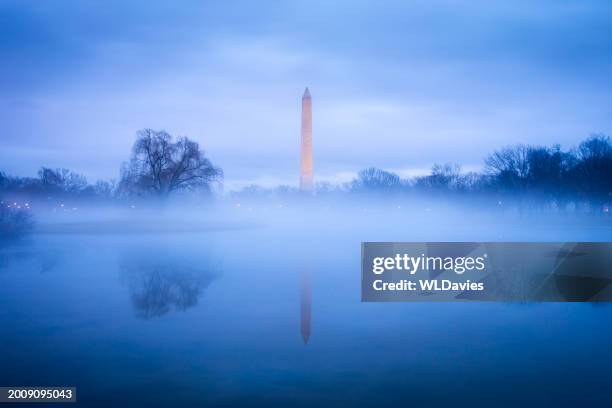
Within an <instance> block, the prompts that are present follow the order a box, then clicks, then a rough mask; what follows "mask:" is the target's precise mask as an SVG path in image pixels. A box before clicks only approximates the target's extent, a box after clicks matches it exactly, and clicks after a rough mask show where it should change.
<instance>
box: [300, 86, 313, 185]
mask: <svg viewBox="0 0 612 408" xmlns="http://www.w3.org/2000/svg"><path fill="white" fill-rule="evenodd" d="M300 152H301V154H300V191H305V192H312V190H313V184H314V182H313V176H312V99H311V97H310V91H309V90H308V87H306V90H305V91H304V95H303V96H302V139H301V147H300Z"/></svg>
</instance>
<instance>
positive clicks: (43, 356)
mask: <svg viewBox="0 0 612 408" xmlns="http://www.w3.org/2000/svg"><path fill="white" fill-rule="evenodd" d="M351 219H353V220H355V223H354V224H351V223H347V224H342V225H340V223H339V224H338V225H333V227H332V226H331V225H330V223H328V224H326V225H318V226H313V225H308V223H305V224H299V223H297V224H291V223H284V222H277V223H274V224H270V225H266V224H265V223H263V224H262V225H260V226H258V227H252V226H251V227H245V228H244V229H241V228H234V229H228V230H223V229H217V230H214V231H201V232H192V233H159V234H155V233H149V234H138V233H132V234H112V233H96V232H95V231H92V233H72V234H62V233H55V234H51V233H47V234H34V235H33V236H31V237H29V238H28V239H26V240H25V241H23V242H21V243H16V244H11V245H5V246H4V247H2V248H1V249H0V385H14V386H26V385H41V386H51V385H53V386H76V387H77V396H78V400H79V402H78V404H77V406H85V407H98V406H99V407H110V406H121V407H122V406H126V407H128V406H131V407H157V406H187V407H195V406H232V405H239V406H283V407H285V406H382V405H383V404H385V405H387V406H401V407H405V406H483V407H493V406H508V407H515V406H540V407H545V406H546V407H547V406H550V407H559V406H611V405H612V394H611V393H610V386H609V384H610V378H611V374H612V351H611V346H610V345H611V344H612V307H608V306H607V305H593V304H569V303H566V304H562V303H549V304H496V303H461V304H448V303H447V304H436V303H419V304H411V303H380V304H376V303H361V302H360V270H359V266H360V265H359V262H360V246H359V243H360V241H362V240H385V241H391V240H403V241H412V240H438V239H439V240H442V239H443V240H461V239H469V240H497V239H501V240H525V239H531V240H559V241H562V240H599V241H605V240H609V238H610V237H612V234H611V231H612V229H610V227H607V226H605V225H603V226H602V225H600V224H598V222H596V223H595V224H594V225H589V226H581V224H578V225H577V226H576V225H574V226H572V227H566V226H558V225H551V224H542V225H540V224H538V222H529V223H525V224H521V225H517V224H511V223H509V224H503V225H502V224H500V225H491V224H487V223H485V222H482V223H478V222H468V223H465V222H461V223H453V222H452V221H449V220H444V221H441V220H438V221H435V219H436V217H431V219H430V221H431V223H429V224H427V226H425V224H423V223H424V221H422V220H421V221H422V222H421V224H420V226H419V228H417V229H415V228H414V225H413V224H410V222H409V221H410V217H409V218H403V219H401V220H400V221H398V222H389V221H387V222H385V223H383V224H380V223H378V222H377V221H376V217H375V218H374V219H370V220H369V221H365V220H362V221H359V220H358V219H357V218H354V217H353V218H351ZM606 222H607V221H606ZM331 224H333V223H331ZM308 298H310V302H309V301H308ZM305 303H306V304H305ZM304 307H306V309H304ZM308 307H310V315H311V324H310V327H309V330H308V331H309V336H305V335H304V331H305V329H307V328H305V326H304V324H305V323H304V321H303V320H304V319H305V318H307V316H306V315H305V314H307V312H305V311H304V310H307V308H308ZM305 337H306V338H307V340H308V341H307V342H305ZM54 406H59V405H54ZM71 406H75V405H74V404H72V405H71Z"/></svg>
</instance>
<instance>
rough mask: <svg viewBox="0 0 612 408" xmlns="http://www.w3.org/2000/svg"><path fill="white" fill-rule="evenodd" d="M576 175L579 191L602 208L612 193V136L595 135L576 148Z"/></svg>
mask: <svg viewBox="0 0 612 408" xmlns="http://www.w3.org/2000/svg"><path fill="white" fill-rule="evenodd" d="M576 157H577V162H576V166H575V177H576V178H577V179H578V181H579V183H578V186H579V191H580V192H581V193H582V194H583V195H584V196H585V197H587V198H588V199H589V201H590V202H591V205H592V206H593V207H594V208H595V209H597V210H601V209H602V208H603V206H604V204H605V203H609V202H610V199H611V195H612V145H611V144H610V138H609V137H607V136H604V135H593V136H591V137H589V138H588V139H587V140H585V141H584V142H582V143H580V145H579V146H578V149H576Z"/></svg>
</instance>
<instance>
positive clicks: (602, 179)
mask: <svg viewBox="0 0 612 408" xmlns="http://www.w3.org/2000/svg"><path fill="white" fill-rule="evenodd" d="M222 180H223V171H222V170H221V169H220V168H219V167H217V166H214V165H213V164H212V163H211V161H210V160H209V159H208V158H207V157H206V156H205V154H204V151H203V150H202V149H201V148H200V146H199V145H198V143H196V142H195V141H193V140H191V139H189V138H187V137H179V138H174V137H172V136H171V135H170V134H168V133H167V132H165V131H155V130H152V129H144V130H141V131H139V132H138V133H137V137H136V141H135V143H134V145H133V147H132V152H131V155H130V158H129V160H128V161H126V162H125V163H123V164H122V166H121V169H120V177H119V179H118V181H114V180H113V181H98V182H96V183H94V184H89V183H88V182H87V180H86V178H85V177H84V176H82V175H80V174H78V173H76V172H73V171H70V170H67V169H63V168H60V169H52V168H48V167H42V168H41V169H40V170H39V171H38V175H37V177H12V176H8V175H6V174H5V173H3V172H0V199H1V200H3V203H5V204H6V201H7V200H10V199H11V198H12V197H21V198H24V199H29V200H33V201H36V200H39V201H40V200H42V201H44V200H50V201H53V202H57V200H63V199H66V200H68V199H73V200H76V199H92V200H120V199H123V198H129V199H133V198H139V197H142V198H152V197H154V198H157V199H159V200H162V201H163V200H166V199H167V198H168V197H170V196H171V195H172V194H174V193H178V192H192V193H198V194H202V193H203V194H210V193H211V191H212V188H213V186H215V185H219V186H220V185H221V183H222ZM297 194H298V192H297V190H296V189H293V188H290V187H287V186H281V187H279V188H277V189H274V190H266V189H263V188H260V187H257V186H250V187H248V188H245V189H244V190H242V191H241V192H238V193H236V195H237V196H239V197H244V196H257V197H262V196H266V195H281V196H289V195H297ZM334 194H336V195H338V194H341V195H351V194H356V195H359V194H368V195H377V194H379V195H389V194H399V195H402V194H419V195H423V196H429V197H434V198H440V199H444V198H448V199H453V200H456V199H458V198H465V199H470V198H475V199H484V201H485V202H489V203H491V204H492V205H502V204H503V205H513V206H517V207H518V208H555V209H559V210H567V209H569V208H572V209H580V210H584V211H588V212H596V213H601V212H603V213H606V212H609V211H610V210H609V208H610V205H611V204H612V142H611V140H610V138H609V137H608V136H605V135H592V136H590V137H589V138H587V139H586V140H584V141H582V142H581V143H580V144H579V145H578V146H577V147H575V148H571V149H568V150H563V149H561V147H560V146H559V145H555V146H534V145H514V146H508V147H505V148H502V149H500V150H497V151H494V152H493V153H491V154H490V155H489V156H488V157H486V158H485V160H484V166H483V170H482V171H480V172H467V173H465V172H462V171H461V167H460V166H459V165H457V164H436V165H434V166H433V167H432V169H431V172H430V173H429V174H427V175H425V176H420V177H414V178H407V179H406V178H402V177H400V176H399V175H397V174H395V173H392V172H388V171H385V170H382V169H377V168H368V169H364V170H362V171H360V172H359V173H358V175H357V177H356V178H355V179H354V180H353V181H351V182H349V183H346V184H343V185H339V186H332V185H329V184H318V185H317V195H318V196H321V197H324V196H326V195H334Z"/></svg>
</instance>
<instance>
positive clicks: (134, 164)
mask: <svg viewBox="0 0 612 408" xmlns="http://www.w3.org/2000/svg"><path fill="white" fill-rule="evenodd" d="M222 178H223V172H222V170H221V169H220V168H218V167H215V166H213V165H212V163H211V162H210V160H208V159H207V158H206V157H205V156H204V152H203V151H202V150H200V147H199V145H198V143H196V142H194V141H192V140H190V139H188V138H186V137H181V138H178V139H177V140H176V141H173V138H172V136H171V135H169V134H168V133H166V132H165V131H155V130H151V129H144V130H141V131H139V132H138V133H137V140H136V142H135V143H134V147H133V148H132V157H131V158H130V161H129V163H126V164H124V166H123V168H122V175H121V188H122V189H123V190H124V191H125V190H127V191H128V192H130V193H133V192H137V193H142V194H151V195H155V196H158V197H160V198H166V197H168V196H169V195H170V194H171V193H173V192H175V191H178V190H197V189H203V190H206V191H209V189H210V184H211V183H212V182H220V181H221V180H222Z"/></svg>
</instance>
